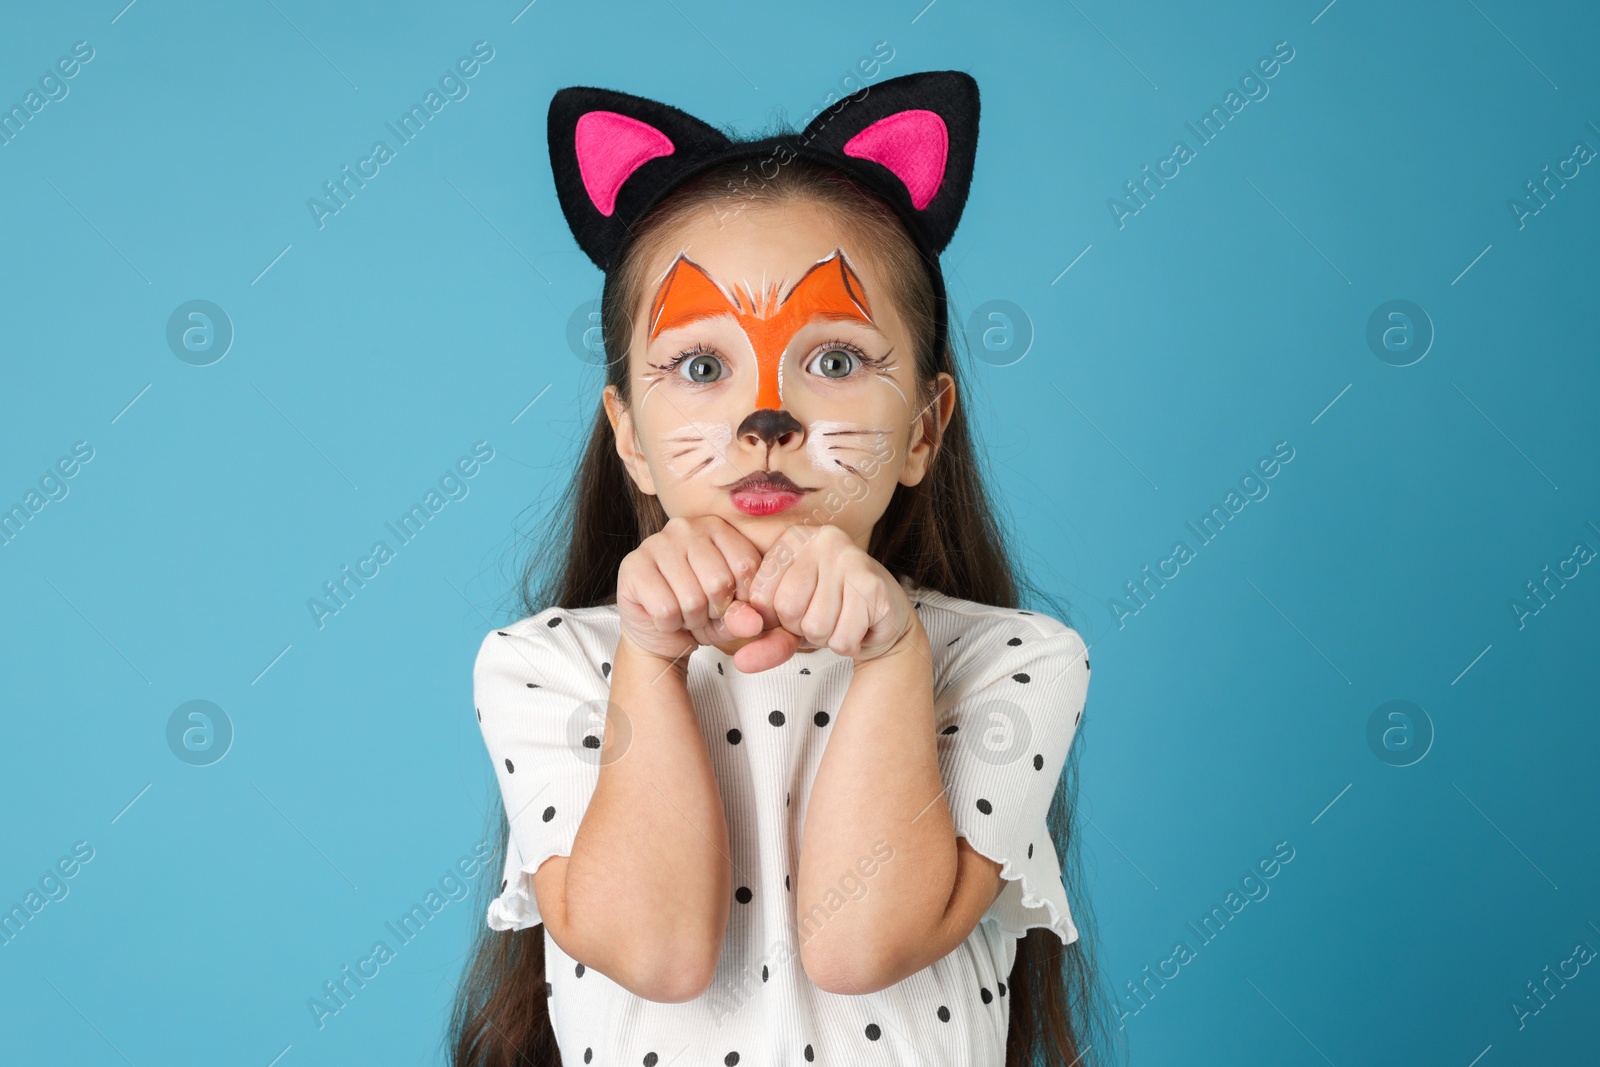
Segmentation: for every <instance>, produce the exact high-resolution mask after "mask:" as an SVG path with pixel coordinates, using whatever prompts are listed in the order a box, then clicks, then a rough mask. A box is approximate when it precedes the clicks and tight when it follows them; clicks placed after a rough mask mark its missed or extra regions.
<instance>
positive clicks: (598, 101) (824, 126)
mask: <svg viewBox="0 0 1600 1067" xmlns="http://www.w3.org/2000/svg"><path fill="white" fill-rule="evenodd" d="M977 143H978V83H977V82H976V81H974V80H973V79H972V78H971V77H970V76H969V75H967V74H964V73H962V72H960V71H954V70H939V71H925V72H922V73H918V74H906V75H902V76H901V77H898V78H890V79H889V80H887V81H884V82H880V83H878V84H876V85H869V86H867V87H865V88H864V89H862V90H860V91H859V92H857V93H855V94H853V95H851V96H848V97H846V98H845V99H844V100H842V101H841V102H839V103H838V104H835V105H833V106H832V107H830V108H827V109H824V110H823V111H822V112H820V113H818V115H817V116H816V117H815V118H814V119H812V120H811V122H810V124H809V125H807V126H806V128H805V129H804V130H803V131H801V132H800V133H799V134H797V135H793V136H788V137H783V136H778V137H768V138H764V139H762V140H758V141H732V140H730V139H729V138H728V137H727V136H726V135H724V134H723V133H721V132H720V131H718V130H716V129H713V128H712V127H711V126H709V125H707V124H706V123H704V122H701V121H700V120H699V119H697V118H695V117H694V116H692V115H689V114H687V113H685V112H683V111H680V110H678V109H677V108H675V107H671V106H669V105H667V104H662V103H659V102H657V101H655V100H649V99H646V98H644V97H640V96H633V95H630V94H628V93H619V92H613V91H611V90H609V89H594V88H589V87H585V86H574V87H571V88H566V89H562V90H560V91H559V92H557V93H556V94H555V98H554V99H552V100H551V101H550V166H551V169H552V170H553V171H554V174H555V185H556V194H557V196H558V197H559V198H560V200H561V210H562V212H563V213H565V215H566V217H567V223H568V225H569V226H571V227H572V234H573V236H574V237H576V238H577V240H578V245H579V246H580V247H581V248H582V249H583V250H584V252H585V253H587V254H588V256H589V258H590V259H591V260H593V261H594V263H595V265H596V266H598V267H599V268H600V269H601V270H603V271H606V272H608V273H609V272H610V270H611V269H612V267H613V266H615V265H616V263H617V262H618V259H619V258H620V255H621V251H622V248H623V247H624V245H625V244H626V242H627V239H628V237H629V236H630V235H631V233H632V232H633V229H634V227H635V225H636V224H637V223H638V222H639V220H640V219H642V218H644V216H645V215H646V214H647V213H648V212H649V211H650V209H651V208H652V207H654V206H655V205H656V204H657V203H658V202H659V201H660V200H661V199H662V198H663V197H665V196H666V195H667V194H668V193H669V192H671V191H672V190H673V189H674V188H676V187H677V186H679V185H681V184H682V183H683V182H685V181H686V180H688V179H689V178H691V177H693V176H694V175H696V174H698V173H700V172H701V171H704V170H706V169H707V168H709V167H712V166H715V165H716V164H718V163H723V162H727V161H729V160H734V159H741V158H747V159H749V160H751V161H752V163H753V165H757V166H758V168H759V169H758V175H757V176H758V177H759V175H760V174H766V175H768V176H770V175H771V174H772V173H774V172H775V168H777V167H781V166H782V165H783V164H785V163H787V162H788V161H789V160H792V159H794V158H796V157H799V158H803V159H807V160H811V161H813V162H817V163H821V164H823V165H825V166H828V167H831V168H833V169H834V170H838V171H841V172H843V173H844V174H845V175H846V176H848V177H850V178H853V179H855V180H856V181H858V182H860V183H861V184H862V185H864V186H866V187H867V188H868V189H870V190H872V191H873V192H874V193H876V194H877V195H878V196H879V197H881V198H882V199H883V200H885V201H886V202H887V203H888V204H889V205H890V206H891V207H892V208H894V209H895V211H896V212H897V213H898V214H899V216H900V218H901V220H902V221H903V222H904V223H905V225H906V228H907V230H909V231H910V233H911V236H912V238H913V240H915V241H916V242H917V244H918V246H919V247H920V248H921V249H922V251H923V254H924V257H925V258H926V259H927V260H928V264H929V269H930V273H931V274H932V275H933V278H934V283H935V288H936V290H937V296H938V298H939V304H940V311H941V316H940V317H941V320H942V317H943V315H942V312H943V303H944V291H943V290H944V286H943V282H942V279H941V277H940V272H939V268H938V256H939V253H940V252H942V251H943V250H944V248H945V246H946V245H948V244H949V243H950V238H951V236H952V235H953V234H954V233H955V229H956V224H957V223H958V222H960V221H961V210H962V208H963V207H965V206H966V202H967V191H968V188H969V187H970V186H971V184H972V163H973V157H974V154H975V151H976V148H977Z"/></svg>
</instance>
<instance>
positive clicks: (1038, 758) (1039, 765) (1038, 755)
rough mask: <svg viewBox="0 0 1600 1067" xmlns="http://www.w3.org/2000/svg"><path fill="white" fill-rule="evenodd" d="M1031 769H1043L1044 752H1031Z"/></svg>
mask: <svg viewBox="0 0 1600 1067" xmlns="http://www.w3.org/2000/svg"><path fill="white" fill-rule="evenodd" d="M1033 769H1034V770H1036V771H1042V770H1044V753H1042V752H1035V753H1034V754H1033Z"/></svg>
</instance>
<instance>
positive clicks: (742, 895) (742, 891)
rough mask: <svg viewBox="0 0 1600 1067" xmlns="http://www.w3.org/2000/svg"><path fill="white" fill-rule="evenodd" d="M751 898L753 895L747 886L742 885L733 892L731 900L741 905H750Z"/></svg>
mask: <svg viewBox="0 0 1600 1067" xmlns="http://www.w3.org/2000/svg"><path fill="white" fill-rule="evenodd" d="M753 896H755V894H754V893H752V892H750V887H749V886H747V885H742V886H740V887H739V888H738V889H736V890H734V892H733V899H734V900H737V901H738V902H739V903H741V904H748V903H750V898H751V897H753Z"/></svg>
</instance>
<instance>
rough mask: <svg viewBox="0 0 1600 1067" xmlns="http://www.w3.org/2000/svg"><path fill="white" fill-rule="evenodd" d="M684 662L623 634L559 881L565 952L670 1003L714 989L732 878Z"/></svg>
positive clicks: (722, 821) (725, 829)
mask: <svg viewBox="0 0 1600 1067" xmlns="http://www.w3.org/2000/svg"><path fill="white" fill-rule="evenodd" d="M687 664H688V657H687V656H683V657H680V658H679V659H678V660H677V661H676V662H670V663H669V661H667V660H665V659H663V658H661V657H658V656H654V655H651V654H649V653H646V652H643V651H641V650H640V649H638V648H637V646H635V645H633V644H632V643H631V642H630V641H629V640H628V637H627V635H626V634H624V635H623V636H622V638H621V640H620V642H619V643H618V646H617V651H616V656H615V662H614V663H613V664H612V669H611V708H610V710H609V713H608V714H607V717H606V720H607V721H606V737H605V741H604V746H603V747H602V749H601V752H602V764H601V769H600V779H599V783H598V784H597V785H596V787H595V791H594V795H593V797H592V798H591V799H590V802H589V807H588V809H587V810H586V811H585V813H584V816H583V821H582V823H581V824H580V826H579V828H578V833H577V836H576V838H575V840H574V843H573V848H572V856H571V859H570V862H569V865H568V868H567V880H566V899H567V922H568V926H569V928H570V930H571V937H572V939H573V940H574V942H575V945H574V950H575V951H574V953H573V954H577V953H582V954H583V955H582V956H581V958H583V959H586V960H592V961H593V964H592V965H593V966H594V967H595V969H596V970H598V971H600V972H601V973H602V974H605V975H606V976H608V977H611V978H613V980H615V981H618V982H619V983H621V984H623V985H625V986H629V987H630V988H632V989H635V990H636V991H637V990H639V989H648V990H652V991H655V992H656V993H657V996H656V997H653V998H652V999H661V1000H673V1001H676V1000H682V999H688V998H689V997H693V996H696V995H698V994H699V993H700V992H701V991H703V990H704V989H705V988H706V987H707V986H708V985H709V984H710V982H711V976H712V975H713V974H714V973H715V971H716V966H717V960H718V957H719V956H720V955H721V951H722V942H723V936H724V934H725V931H726V928H727V922H728V908H729V890H730V882H731V880H732V876H731V873H730V862H729V859H728V827H727V821H726V819H725V817H724V814H723V809H722V799H721V795H720V793H719V792H718V789H717V784H716V778H715V776H714V774H713V772H712V769H711V755H710V753H709V752H708V751H707V750H706V743H705V739H704V737H703V736H702V735H701V733H700V727H699V724H698V721H697V719H696V717H695V712H694V706H693V705H692V704H691V703H690V700H689V692H688V684H687ZM641 995H642V994H641Z"/></svg>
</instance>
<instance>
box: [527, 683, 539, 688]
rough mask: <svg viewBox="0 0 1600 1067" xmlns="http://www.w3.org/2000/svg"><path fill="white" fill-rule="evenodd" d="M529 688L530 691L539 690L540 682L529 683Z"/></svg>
mask: <svg viewBox="0 0 1600 1067" xmlns="http://www.w3.org/2000/svg"><path fill="white" fill-rule="evenodd" d="M528 688H529V689H537V688H539V683H538V682H529V683H528Z"/></svg>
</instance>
